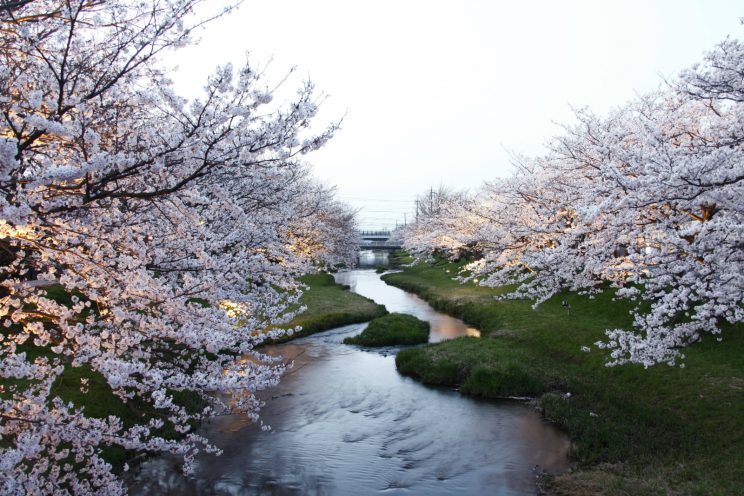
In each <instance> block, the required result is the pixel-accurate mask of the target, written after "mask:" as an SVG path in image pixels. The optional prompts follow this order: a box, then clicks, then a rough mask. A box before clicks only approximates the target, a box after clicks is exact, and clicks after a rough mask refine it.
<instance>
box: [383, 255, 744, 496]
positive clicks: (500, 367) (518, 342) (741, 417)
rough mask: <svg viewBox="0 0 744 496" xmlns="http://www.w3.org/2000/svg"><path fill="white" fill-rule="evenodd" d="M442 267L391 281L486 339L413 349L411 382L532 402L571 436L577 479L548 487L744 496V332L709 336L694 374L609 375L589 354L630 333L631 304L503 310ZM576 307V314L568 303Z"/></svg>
mask: <svg viewBox="0 0 744 496" xmlns="http://www.w3.org/2000/svg"><path fill="white" fill-rule="evenodd" d="M458 269H459V266H458V265H457V264H453V263H444V262H439V263H436V264H433V265H416V266H413V267H409V268H405V269H404V270H403V272H400V273H394V274H387V275H385V276H383V280H384V281H385V282H386V283H388V284H391V285H393V286H397V287H400V288H401V289H405V290H407V291H411V292H413V293H416V294H418V295H419V296H421V297H422V298H423V299H425V300H426V301H428V302H429V303H430V304H431V305H432V306H433V307H435V308H437V309H439V310H440V311H444V312H446V313H450V314H452V315H454V316H457V317H460V318H462V319H463V320H465V321H466V322H467V323H469V324H472V325H474V326H477V327H479V328H480V329H481V332H482V337H481V338H480V339H476V338H460V339H456V340H453V341H447V342H443V343H438V344H435V345H428V346H425V347H422V348H415V349H410V350H403V351H401V352H400V353H399V355H398V358H397V360H396V363H397V365H398V368H399V371H400V372H401V373H404V374H407V375H410V376H413V377H415V378H418V379H419V380H421V381H423V382H425V383H428V384H432V385H446V386H454V387H459V388H460V390H461V392H463V393H465V394H471V395H474V396H479V397H485V398H496V397H504V396H532V397H535V398H536V400H535V404H536V406H537V407H538V408H540V410H541V411H542V412H543V414H544V416H545V417H546V418H547V419H549V420H551V421H553V422H555V423H556V424H558V425H559V426H560V427H562V428H563V429H565V431H566V432H567V433H568V434H569V435H570V436H571V439H572V443H573V444H572V452H571V456H572V460H573V461H574V462H575V465H576V470H573V471H572V472H570V473H567V474H565V475H562V476H559V477H555V478H546V479H545V480H544V481H543V484H542V485H543V489H544V490H545V491H546V492H547V493H551V494H571V495H576V494H578V495H581V494H586V495H589V494H605V495H627V494H731V495H734V494H741V488H742V487H744V464H743V463H742V462H741V453H744V332H742V331H743V330H742V329H741V328H738V329H731V330H729V331H728V332H724V334H723V342H721V343H718V342H716V340H715V338H712V337H710V336H706V337H705V338H704V339H703V342H701V343H699V344H697V345H695V346H693V347H691V348H689V349H688V350H686V355H687V359H686V360H685V368H678V367H676V368H671V367H667V366H657V367H653V368H650V369H646V370H644V369H643V368H642V367H640V366H623V367H614V368H608V367H605V366H604V363H605V356H604V355H603V352H602V351H599V350H596V349H594V351H592V352H589V353H587V352H584V351H582V350H581V348H582V346H592V343H594V342H596V341H597V340H600V339H603V337H604V334H603V331H604V329H607V328H615V327H627V326H629V325H630V323H631V322H630V317H629V314H628V310H629V309H630V305H628V303H627V302H617V301H612V297H611V295H609V294H607V295H601V296H599V297H597V298H596V299H590V298H588V297H580V296H577V295H575V294H564V295H558V296H556V297H554V298H553V299H551V300H549V301H548V302H546V303H544V304H543V305H541V306H540V307H539V308H538V309H537V310H533V309H532V308H531V303H530V302H526V301H511V300H510V301H495V300H494V298H493V297H494V296H496V295H498V294H499V293H501V292H503V289H501V290H500V289H493V288H482V287H478V286H475V285H474V284H464V285H461V284H458V283H457V282H455V281H453V280H452V279H451V278H452V277H453V276H454V275H455V273H456V272H457V270H458ZM564 299H565V300H568V302H569V303H570V304H571V314H570V315H568V313H567V312H566V310H565V309H564V308H563V307H562V306H561V301H562V300H564Z"/></svg>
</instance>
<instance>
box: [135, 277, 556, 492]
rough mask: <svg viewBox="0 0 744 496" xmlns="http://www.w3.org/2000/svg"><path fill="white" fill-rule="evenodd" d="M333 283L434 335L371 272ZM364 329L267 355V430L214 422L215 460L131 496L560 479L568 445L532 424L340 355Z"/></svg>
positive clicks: (172, 472) (382, 360)
mask: <svg viewBox="0 0 744 496" xmlns="http://www.w3.org/2000/svg"><path fill="white" fill-rule="evenodd" d="M370 276H371V277H370ZM338 277H339V280H343V281H344V282H345V283H346V284H351V285H353V286H354V287H355V288H356V289H357V290H358V291H359V292H361V293H362V294H370V293H368V292H367V291H371V290H372V289H374V288H376V289H374V291H375V295H374V296H375V299H376V300H377V301H378V302H380V303H384V304H385V305H386V306H388V308H389V309H390V310H391V311H401V310H402V309H404V308H407V309H410V310H411V313H414V312H413V311H414V310H415V312H417V313H414V314H415V315H421V316H422V317H427V316H428V317H430V318H432V319H434V320H433V321H432V328H434V326H435V324H434V322H435V321H437V320H436V317H437V316H436V315H433V314H435V313H436V312H433V311H431V310H430V309H429V310H428V311H424V310H422V309H414V308H413V303H412V302H414V301H416V300H415V299H414V300H409V299H408V297H409V295H406V294H405V293H404V292H402V291H400V293H397V292H389V293H388V292H385V291H383V289H382V288H383V287H384V286H383V287H378V286H377V285H376V284H375V283H374V281H373V279H374V278H375V277H376V276H374V274H373V272H372V271H353V272H351V273H347V274H345V275H339V276H338ZM391 289H394V288H391ZM396 291H397V290H396ZM401 293H402V295H404V296H401ZM393 294H396V295H397V296H396V297H395V298H390V295H393ZM378 298H379V299H378ZM424 305H425V304H424ZM427 307H428V305H427ZM427 320H428V319H427ZM453 320H456V319H453ZM436 325H437V326H439V324H436ZM364 326H365V324H354V325H351V326H346V327H341V328H338V329H335V330H332V331H327V332H324V333H320V334H316V335H313V336H309V337H307V338H303V339H299V340H296V341H293V342H291V343H287V344H284V345H277V346H273V347H270V348H269V349H268V350H267V351H268V352H269V353H271V354H274V355H277V356H284V357H286V359H287V360H290V359H291V360H293V361H294V367H293V368H292V369H291V371H290V372H289V373H288V374H287V375H286V377H285V378H284V380H283V381H282V382H281V383H280V385H279V386H277V387H275V388H272V389H271V390H269V391H264V392H263V393H262V398H263V399H264V400H265V401H266V406H265V408H264V409H263V411H262V417H263V419H264V421H265V422H266V423H268V424H270V425H271V426H272V430H271V431H269V432H264V431H261V429H260V428H259V427H258V426H256V425H254V424H253V423H251V422H250V421H249V420H248V419H247V418H246V417H243V416H238V415H235V416H230V417H224V418H219V419H216V420H214V421H212V422H211V423H209V424H207V425H205V426H203V428H202V432H201V433H202V434H203V435H206V436H207V437H208V438H209V439H210V440H212V442H214V443H215V444H216V445H217V446H219V447H220V448H222V449H223V450H224V453H223V455H222V456H220V457H213V456H202V457H200V458H198V460H197V465H196V472H195V474H194V475H193V476H192V477H189V478H186V477H183V476H181V475H180V474H179V473H178V469H177V464H176V462H175V461H174V460H173V459H170V458H166V457H161V458H158V459H154V460H150V461H148V462H146V463H145V464H144V466H143V468H142V470H141V472H140V474H139V475H138V476H137V480H136V481H135V482H134V483H133V484H132V485H131V486H130V491H131V492H132V494H173V495H176V494H178V495H182V494H183V495H197V494H200V495H201V494H220V495H242V494H246V495H248V494H251V495H252V494H260V495H263V494H267V495H269V494H270V495H300V494H312V495H316V494H317V495H320V494H339V495H347V494H354V495H355V496H356V495H366V494H381V493H385V494H387V493H391V494H403V493H405V494H425V495H438V494H489V495H523V494H534V493H535V486H534V473H533V467H534V466H535V465H539V466H540V467H541V468H543V469H545V470H547V471H548V472H560V471H563V470H565V469H566V468H567V457H566V453H567V450H568V440H567V438H566V437H565V436H564V435H563V434H561V433H560V432H559V431H558V430H556V429H555V428H553V427H552V426H550V425H549V424H547V423H545V422H544V421H543V420H542V419H541V418H540V416H539V415H538V414H537V413H536V412H534V411H532V410H530V409H528V408H525V407H524V406H522V405H520V404H516V403H509V402H503V403H491V402H480V401H475V400H472V399H469V398H466V397H463V396H461V395H460V394H458V393H456V392H454V391H450V390H441V389H432V388H427V387H424V386H422V385H420V384H418V383H417V382H415V381H413V380H411V379H408V378H405V377H402V376H400V375H399V374H398V373H397V372H396V370H395V363H394V359H395V358H394V356H393V355H391V354H386V353H370V352H366V351H363V350H360V349H359V348H357V347H355V346H347V345H343V344H342V341H343V339H344V338H345V337H347V336H351V335H354V334H357V333H359V332H360V331H361V330H362V329H363V328H364ZM442 327H443V328H444V329H455V327H454V324H444V325H443V326H442ZM438 329H439V327H438ZM460 329H467V328H466V326H464V325H462V323H460ZM447 332H450V331H441V330H438V331H437V335H438V336H439V337H440V338H443V337H444V336H445V335H446V333H447ZM452 332H453V333H454V332H455V331H452Z"/></svg>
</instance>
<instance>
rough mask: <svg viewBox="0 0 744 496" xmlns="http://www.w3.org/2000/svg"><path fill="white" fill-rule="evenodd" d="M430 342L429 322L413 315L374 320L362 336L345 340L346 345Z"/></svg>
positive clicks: (394, 315)
mask: <svg viewBox="0 0 744 496" xmlns="http://www.w3.org/2000/svg"><path fill="white" fill-rule="evenodd" d="M428 340H429V323H428V322H424V321H423V320H419V319H417V318H416V317H414V316H413V315H406V314H402V313H391V314H388V315H384V316H382V317H378V318H376V319H374V320H372V321H371V322H370V323H369V325H368V326H367V328H366V329H364V331H362V333H361V334H359V335H357V336H352V337H349V338H346V339H344V344H358V345H361V346H395V345H401V344H403V345H410V344H422V343H426V342H427V341H428Z"/></svg>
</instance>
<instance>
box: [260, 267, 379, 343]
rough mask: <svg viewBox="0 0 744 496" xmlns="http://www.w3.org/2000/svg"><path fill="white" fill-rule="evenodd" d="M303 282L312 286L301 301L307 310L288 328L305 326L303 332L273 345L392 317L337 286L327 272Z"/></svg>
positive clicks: (308, 277)
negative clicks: (383, 317)
mask: <svg viewBox="0 0 744 496" xmlns="http://www.w3.org/2000/svg"><path fill="white" fill-rule="evenodd" d="M300 281H301V282H303V283H304V284H306V285H307V286H308V288H307V289H306V290H305V291H304V292H303V294H302V296H301V297H300V304H301V305H304V306H306V307H307V309H306V310H305V311H304V312H303V313H301V314H300V315H298V316H296V317H295V318H294V319H292V321H291V322H289V323H288V324H286V327H288V328H289V327H295V326H302V330H301V331H300V332H296V333H294V334H292V335H291V336H283V337H282V338H279V339H276V340H274V341H273V343H284V342H286V341H290V340H292V339H296V338H299V337H302V336H307V335H310V334H314V333H316V332H320V331H325V330H328V329H333V328H334V327H341V326H345V325H349V324H357V323H359V322H367V321H369V320H372V319H374V318H375V317H381V316H383V315H386V314H387V313H388V312H387V310H386V309H385V307H384V306H383V305H378V304H377V303H375V302H374V301H372V300H370V299H369V298H365V297H364V296H361V295H358V294H356V293H352V292H351V291H349V289H348V288H347V287H345V286H343V285H341V284H336V281H335V280H334V279H333V276H332V275H331V274H328V273H326V272H320V273H317V274H308V275H305V276H302V277H301V278H300Z"/></svg>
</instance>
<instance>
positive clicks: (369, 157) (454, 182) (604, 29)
mask: <svg viewBox="0 0 744 496" xmlns="http://www.w3.org/2000/svg"><path fill="white" fill-rule="evenodd" d="M209 3H210V4H212V3H213V2H212V1H211V0H210V2H209ZM217 3H220V2H218V1H214V4H217ZM742 16H744V4H742V3H741V1H733V0H732V1H726V0H707V1H703V0H699V1H691V0H664V1H653V0H646V1H642V0H623V1H613V2H608V1H599V0H593V1H592V0H586V1H578V0H575V1H557V0H553V1H547V0H546V1H521V2H517V1H514V0H513V1H510V2H506V1H491V2H488V1H475V0H468V1H460V2H456V1H453V0H450V1H447V2H445V1H425V0H418V1H405V0H398V1H388V0H377V1H374V2H359V1H349V0H346V1H341V0H337V1H335V0H334V1H332V0H322V1H321V0H312V1H310V0H304V1H303V0H271V1H263V2H256V1H252V0H247V1H246V2H245V3H244V4H243V5H242V6H241V7H240V9H239V10H238V11H237V12H234V13H232V14H230V15H229V16H227V17H225V18H222V19H218V20H216V21H214V22H212V23H211V24H209V25H208V26H207V27H206V28H204V29H203V30H202V31H200V32H199V33H198V36H199V37H200V41H199V43H198V45H196V46H191V47H188V48H185V49H183V50H181V51H180V52H178V53H177V54H176V56H174V57H173V58H172V59H170V60H169V62H172V63H173V64H177V65H178V67H179V69H178V71H177V72H175V73H174V74H173V80H174V82H175V84H176V89H177V90H178V91H179V92H180V93H181V94H182V95H184V96H193V95H195V94H196V92H197V90H198V89H199V88H200V87H201V86H202V85H203V81H204V80H205V78H206V76H207V74H209V73H210V72H211V71H212V70H213V69H214V67H215V66H216V65H217V64H224V63H227V62H233V63H234V64H236V65H240V64H242V63H243V61H244V60H245V54H246V52H249V55H250V61H251V63H252V64H253V65H256V66H264V65H266V63H267V62H269V61H271V63H270V65H269V66H268V69H267V73H268V76H269V78H270V79H272V80H279V79H281V78H282V77H283V76H284V75H285V73H286V72H287V70H289V69H290V68H291V67H295V66H296V67H297V69H298V70H297V74H299V75H300V76H301V77H302V78H308V77H309V78H310V79H311V80H312V81H313V82H314V83H315V85H316V87H317V89H318V90H319V91H320V92H323V93H324V94H326V95H328V99H327V100H326V101H325V102H324V104H323V107H322V111H321V114H320V116H319V119H318V124H325V123H327V122H329V121H333V120H338V119H340V118H341V117H344V116H345V117H344V121H343V125H342V129H341V131H339V133H338V134H337V135H336V137H334V139H333V140H332V141H331V142H330V143H329V144H328V145H327V146H326V147H325V148H323V149H321V150H320V151H318V152H316V153H313V154H311V155H308V157H307V160H308V161H309V162H311V163H312V164H313V165H314V170H315V175H316V177H317V178H318V179H320V180H321V181H323V182H325V183H327V184H331V185H336V186H337V190H338V195H339V197H340V198H341V199H342V200H344V201H347V202H348V203H350V204H352V205H353V206H355V207H357V208H360V209H361V210H360V213H359V218H360V225H361V227H363V228H371V229H377V228H384V227H394V226H395V224H396V222H397V223H403V222H404V214H406V215H405V217H406V218H407V220H409V221H410V220H411V216H412V213H413V210H414V200H415V197H416V195H417V194H421V193H423V192H424V191H425V190H427V189H428V188H429V187H430V186H433V187H435V188H436V187H437V186H439V185H440V184H442V185H445V186H447V187H450V188H453V189H469V190H471V191H472V190H474V189H476V188H477V187H478V186H479V185H480V184H481V183H482V181H484V180H489V179H493V178H495V177H499V176H502V177H503V176H506V175H508V174H509V173H510V169H511V165H510V163H509V152H510V151H513V152H516V153H521V154H526V155H536V154H540V153H541V152H542V151H543V148H542V146H543V143H545V142H546V141H547V140H548V139H549V138H550V137H551V136H554V135H556V134H559V133H560V127H559V125H558V124H561V123H570V122H571V120H572V111H571V107H572V106H573V107H584V106H587V107H589V108H590V109H592V110H594V111H595V112H597V113H604V112H606V111H607V110H608V109H610V108H612V107H613V106H618V105H621V104H623V103H624V102H626V101H628V100H629V99H631V98H633V96H634V95H635V94H637V93H644V92H647V91H651V90H654V89H656V88H658V87H659V86H660V85H662V84H663V81H662V79H663V78H665V77H666V78H671V77H674V76H675V75H676V74H677V73H678V72H679V71H680V70H681V69H683V68H685V67H687V66H689V65H691V64H693V63H695V62H697V61H700V60H701V59H702V54H703V52H705V51H707V50H709V49H711V48H712V47H713V46H714V45H715V44H716V43H718V42H720V41H722V40H723V39H724V38H725V37H726V36H727V35H730V36H732V37H739V38H741V37H744V26H741V24H740V22H739V19H740V18H741V17H742ZM290 83H292V82H291V81H290ZM294 83H295V85H296V83H297V82H296V81H295V82H294Z"/></svg>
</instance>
